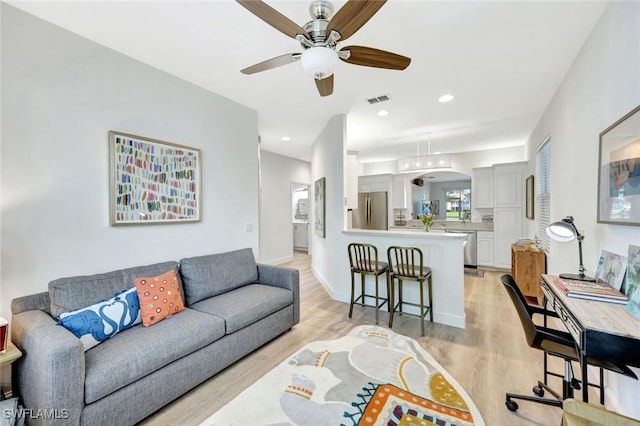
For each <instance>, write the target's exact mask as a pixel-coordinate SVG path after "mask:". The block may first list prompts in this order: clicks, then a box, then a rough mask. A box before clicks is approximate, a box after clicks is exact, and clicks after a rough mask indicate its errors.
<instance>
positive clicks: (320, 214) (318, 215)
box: [313, 178, 327, 238]
mask: <svg viewBox="0 0 640 426" xmlns="http://www.w3.org/2000/svg"><path fill="white" fill-rule="evenodd" d="M325 181H326V180H325V178H320V179H318V180H317V181H316V183H315V184H314V187H313V189H314V192H313V193H314V200H315V203H314V206H315V210H314V213H315V214H314V223H315V226H314V228H315V230H316V235H317V236H319V237H322V238H325V237H326V235H327V231H326V229H325V228H326V227H325V217H324V216H325V192H324V191H325Z"/></svg>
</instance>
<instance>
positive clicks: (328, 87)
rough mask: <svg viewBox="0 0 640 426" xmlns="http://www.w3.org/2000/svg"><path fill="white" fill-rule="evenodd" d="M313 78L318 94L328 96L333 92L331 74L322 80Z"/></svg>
mask: <svg viewBox="0 0 640 426" xmlns="http://www.w3.org/2000/svg"><path fill="white" fill-rule="evenodd" d="M314 80H316V87H317V88H318V92H319V93H320V96H329V95H330V94H332V93H333V74H331V75H330V76H329V77H327V78H323V79H322V80H317V79H314Z"/></svg>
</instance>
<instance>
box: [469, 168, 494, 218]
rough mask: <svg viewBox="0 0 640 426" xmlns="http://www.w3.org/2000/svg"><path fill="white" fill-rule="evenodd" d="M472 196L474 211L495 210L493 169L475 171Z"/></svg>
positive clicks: (472, 181)
mask: <svg viewBox="0 0 640 426" xmlns="http://www.w3.org/2000/svg"><path fill="white" fill-rule="evenodd" d="M471 196H472V198H471V200H472V201H471V204H472V207H473V208H474V209H492V208H493V167H482V168H477V169H473V177H472V180H471Z"/></svg>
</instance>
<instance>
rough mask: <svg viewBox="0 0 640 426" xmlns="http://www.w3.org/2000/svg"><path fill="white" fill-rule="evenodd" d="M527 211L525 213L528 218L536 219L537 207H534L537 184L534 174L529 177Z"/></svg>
mask: <svg viewBox="0 0 640 426" xmlns="http://www.w3.org/2000/svg"><path fill="white" fill-rule="evenodd" d="M525 189H526V199H525V202H526V212H525V215H526V217H527V219H534V216H535V213H534V212H535V209H534V201H533V200H534V197H535V186H534V177H533V175H531V176H529V177H528V178H527V181H526V184H525Z"/></svg>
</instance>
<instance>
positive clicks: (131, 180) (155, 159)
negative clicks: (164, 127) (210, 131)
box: [109, 131, 202, 226]
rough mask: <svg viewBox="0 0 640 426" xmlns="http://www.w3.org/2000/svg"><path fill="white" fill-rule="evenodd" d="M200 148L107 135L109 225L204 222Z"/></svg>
mask: <svg viewBox="0 0 640 426" xmlns="http://www.w3.org/2000/svg"><path fill="white" fill-rule="evenodd" d="M200 185H201V183H200V150H199V149H195V148H190V147H187V146H183V145H178V144H174V143H169V142H163V141H159V140H156V139H149V138H145V137H142V136H135V135H130V134H126V133H121V132H116V131H110V132H109V219H110V223H111V225H112V226H113V225H138V224H158V223H182V222H198V221H200V209H201V202H200V197H201V193H202V188H201V186H200Z"/></svg>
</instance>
